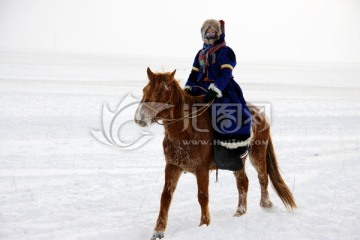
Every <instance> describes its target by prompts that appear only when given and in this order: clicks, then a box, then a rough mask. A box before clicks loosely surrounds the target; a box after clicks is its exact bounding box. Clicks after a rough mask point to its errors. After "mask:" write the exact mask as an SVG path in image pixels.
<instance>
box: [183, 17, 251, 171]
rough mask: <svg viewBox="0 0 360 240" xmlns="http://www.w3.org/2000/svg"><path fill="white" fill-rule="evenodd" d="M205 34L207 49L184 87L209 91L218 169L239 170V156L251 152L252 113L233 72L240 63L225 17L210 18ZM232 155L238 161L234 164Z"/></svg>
mask: <svg viewBox="0 0 360 240" xmlns="http://www.w3.org/2000/svg"><path fill="white" fill-rule="evenodd" d="M201 36H202V40H203V41H204V44H203V48H202V49H201V50H200V51H199V52H198V53H197V54H196V57H195V60H194V64H193V67H192V71H191V73H190V76H189V78H188V80H187V82H186V84H185V88H184V89H185V90H186V91H187V92H188V93H189V94H191V95H193V96H198V95H203V94H205V101H206V102H211V101H213V104H212V107H211V118H212V127H213V129H214V138H215V141H214V143H215V144H214V153H215V161H216V163H217V166H218V168H222V169H229V170H239V169H240V168H241V167H242V162H243V161H240V160H239V157H240V159H241V160H243V159H245V158H246V157H247V155H248V147H249V144H250V141H251V114H250V111H249V108H248V106H247V105H246V101H245V99H244V96H243V93H242V90H241V88H240V86H239V85H238V84H237V83H236V82H235V80H234V77H233V74H232V71H233V69H234V67H235V65H236V57H235V53H234V51H233V50H232V49H231V48H230V47H228V46H226V43H225V31H224V21H223V20H220V21H217V20H214V19H209V20H206V21H205V22H204V23H203V25H202V27H201ZM204 90H205V91H206V92H205V91H204ZM231 158H233V161H235V162H234V163H235V164H231V163H230V162H231ZM234 158H235V159H234ZM229 163H230V165H229Z"/></svg>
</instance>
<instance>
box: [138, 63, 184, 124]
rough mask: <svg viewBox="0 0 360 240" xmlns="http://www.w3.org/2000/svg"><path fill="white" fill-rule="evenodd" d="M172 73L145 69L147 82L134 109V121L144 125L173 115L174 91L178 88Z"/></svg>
mask: <svg viewBox="0 0 360 240" xmlns="http://www.w3.org/2000/svg"><path fill="white" fill-rule="evenodd" d="M175 72H176V70H174V71H173V72H172V73H169V72H168V73H153V72H152V71H151V70H150V68H148V69H147V75H148V78H149V82H148V84H147V85H146V86H145V87H144V89H143V98H142V100H141V102H140V104H139V106H138V108H137V110H136V114H135V122H136V123H137V124H138V125H139V126H141V127H145V126H147V125H148V124H149V123H152V122H155V121H157V120H158V119H163V118H169V117H170V118H171V117H173V111H174V109H173V106H174V104H176V103H175V101H174V96H176V94H175V91H176V89H178V88H179V85H178V83H177V81H176V80H175V79H174V76H175Z"/></svg>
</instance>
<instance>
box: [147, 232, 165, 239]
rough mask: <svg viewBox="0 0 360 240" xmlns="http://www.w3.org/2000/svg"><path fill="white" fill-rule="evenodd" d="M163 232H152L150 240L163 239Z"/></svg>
mask: <svg viewBox="0 0 360 240" xmlns="http://www.w3.org/2000/svg"><path fill="white" fill-rule="evenodd" d="M163 238H164V232H154V233H153V235H152V237H151V239H150V240H157V239H163Z"/></svg>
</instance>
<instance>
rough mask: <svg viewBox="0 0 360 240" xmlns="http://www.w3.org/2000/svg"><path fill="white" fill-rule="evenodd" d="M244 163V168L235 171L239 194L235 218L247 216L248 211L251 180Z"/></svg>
mask: <svg viewBox="0 0 360 240" xmlns="http://www.w3.org/2000/svg"><path fill="white" fill-rule="evenodd" d="M243 163H244V164H243V168H242V169H241V170H240V171H234V175H235V178H236V186H237V189H238V192H239V202H238V207H237V209H236V212H235V214H234V216H235V217H240V216H241V215H243V214H245V213H246V210H247V193H248V189H249V179H248V177H247V176H246V172H245V160H244V162H243Z"/></svg>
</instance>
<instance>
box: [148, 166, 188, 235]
mask: <svg viewBox="0 0 360 240" xmlns="http://www.w3.org/2000/svg"><path fill="white" fill-rule="evenodd" d="M181 173H182V170H181V168H179V167H176V166H174V165H171V164H167V165H166V167H165V184H164V189H163V192H162V194H161V201H160V211H159V216H158V219H157V222H156V226H155V229H154V234H153V236H152V238H151V240H156V239H162V238H163V237H164V232H165V229H166V225H167V220H168V213H169V208H170V204H171V200H172V196H173V193H174V191H175V189H176V185H177V183H178V181H179V178H180V175H181Z"/></svg>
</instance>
